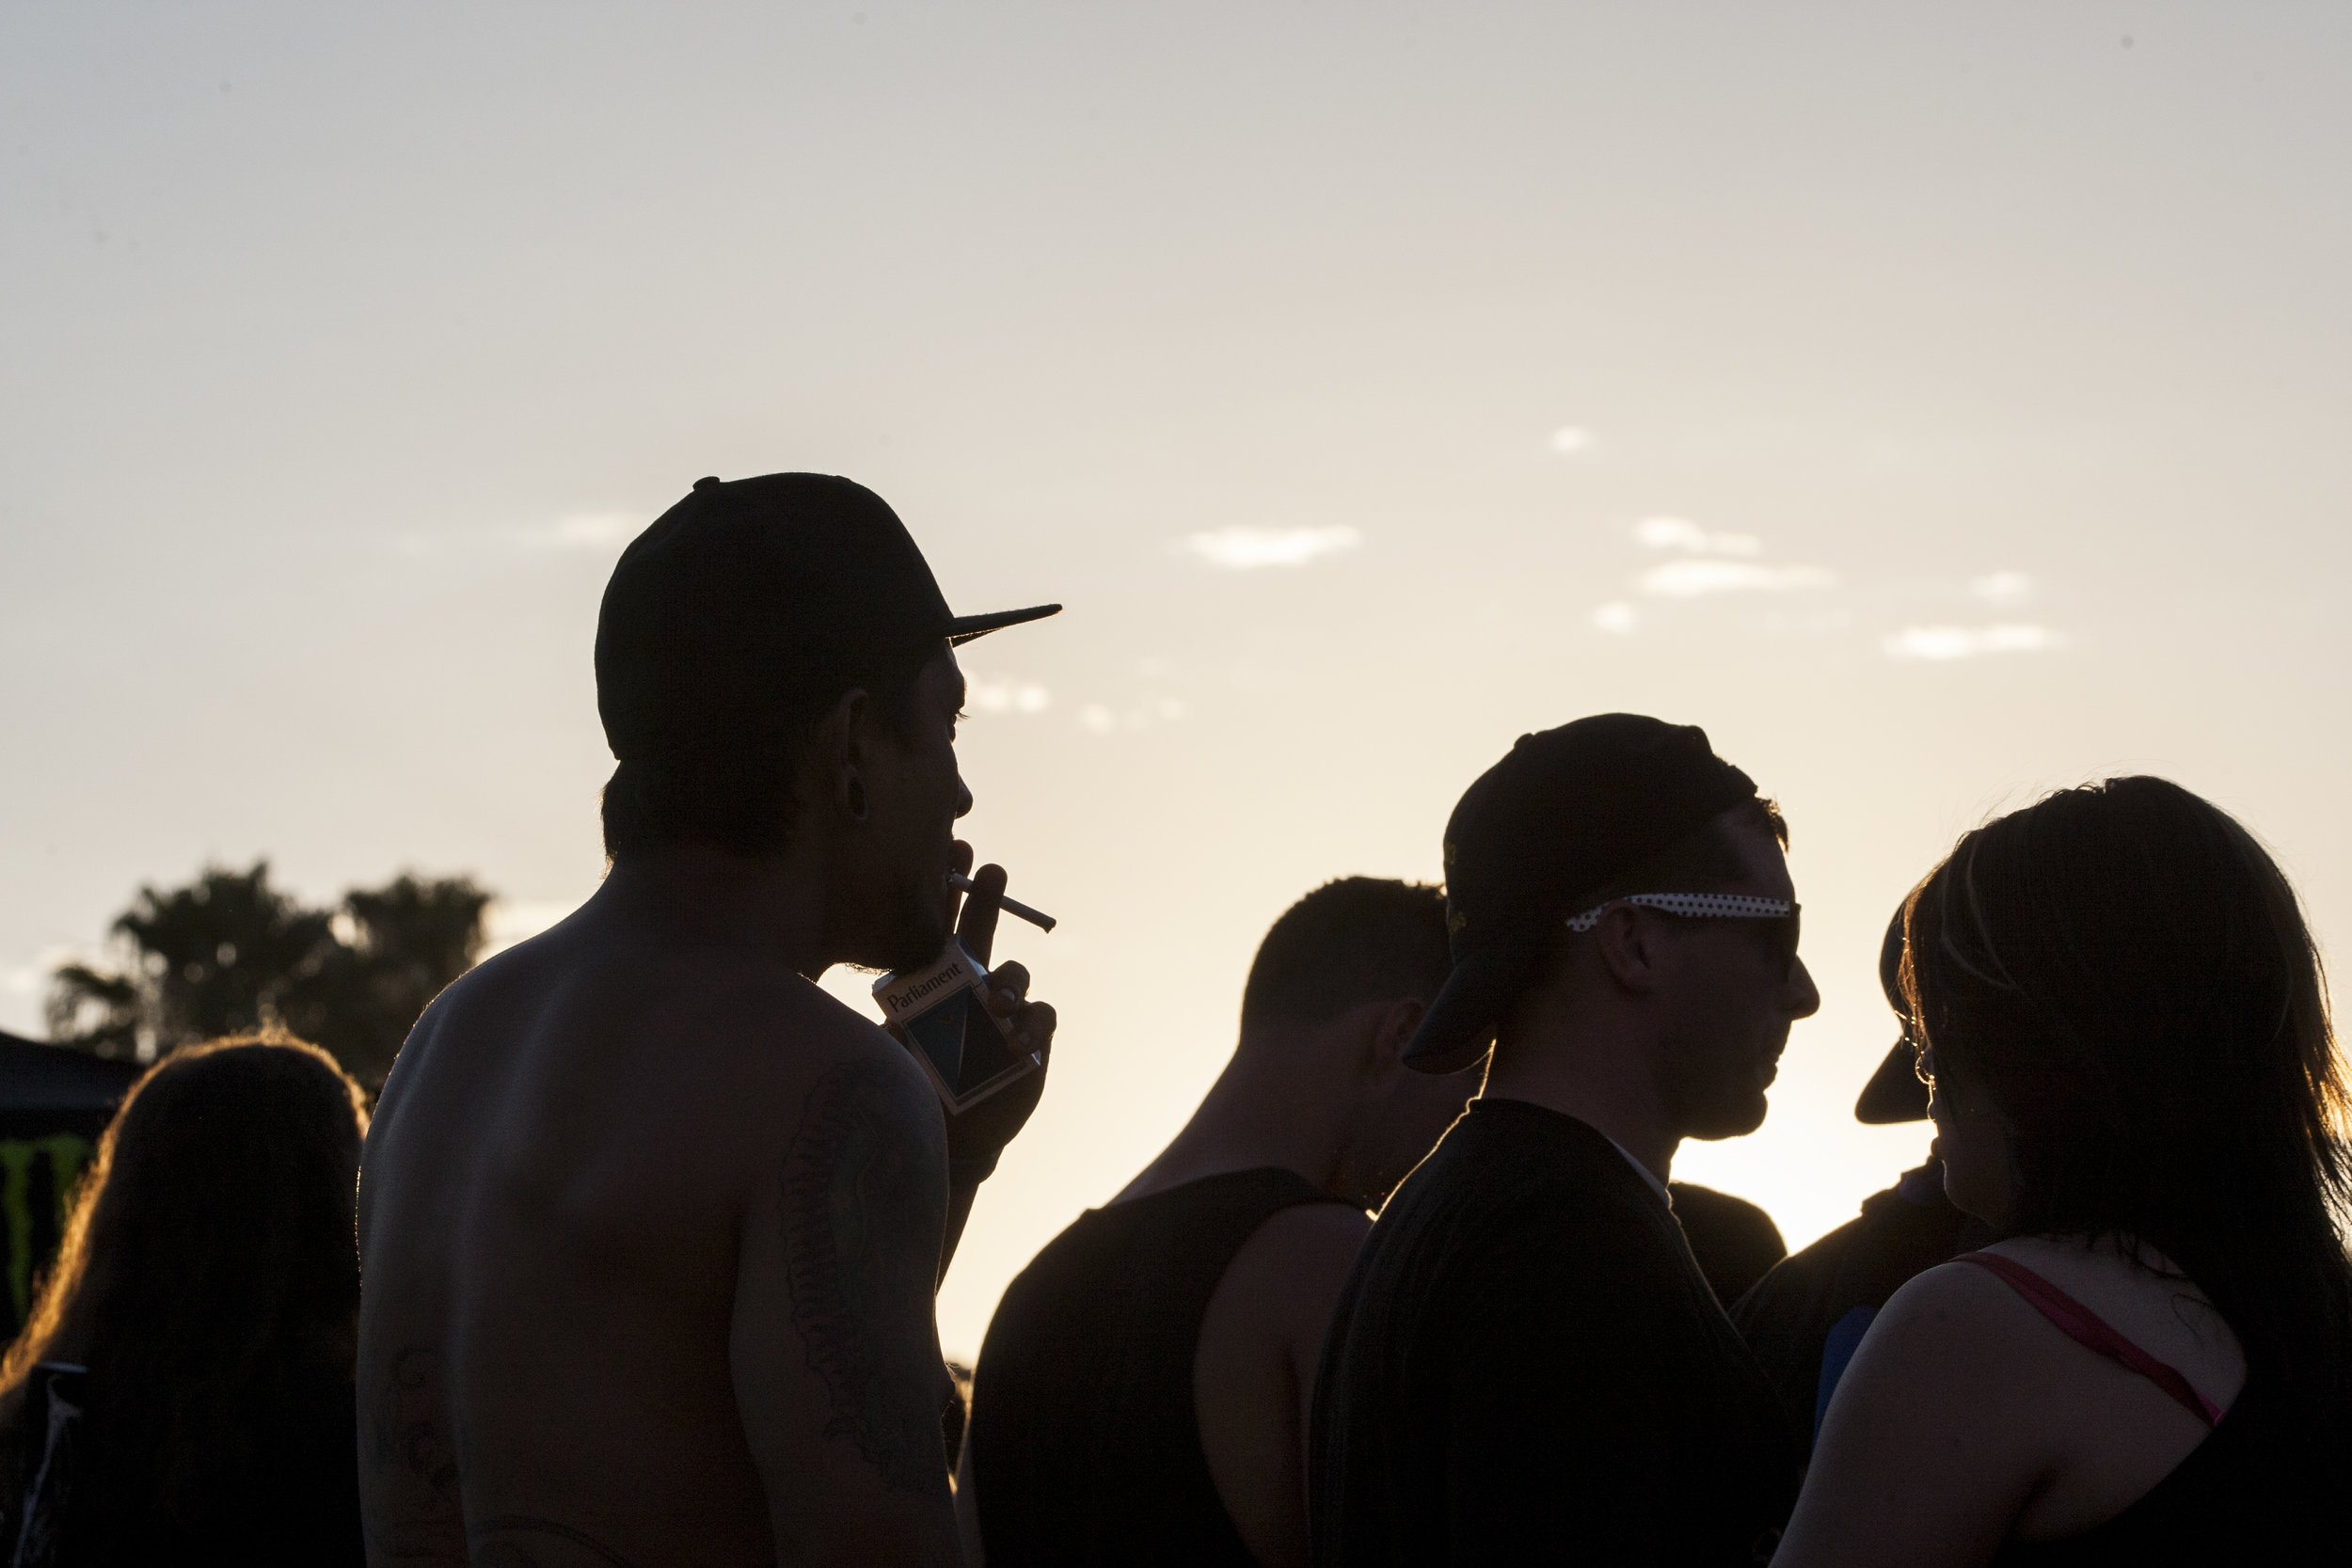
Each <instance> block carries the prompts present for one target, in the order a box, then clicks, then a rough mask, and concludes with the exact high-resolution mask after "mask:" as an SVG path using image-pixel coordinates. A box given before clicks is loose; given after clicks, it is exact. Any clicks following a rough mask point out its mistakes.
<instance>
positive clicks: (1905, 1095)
mask: <svg viewBox="0 0 2352 1568" xmlns="http://www.w3.org/2000/svg"><path fill="white" fill-rule="evenodd" d="M1903 909H1904V905H1901V904H1899V905H1897V906H1896V907H1895V918H1894V919H1893V920H1891V921H1889V922H1887V926H1886V939H1885V940H1884V941H1883V942H1880V943H1879V989H1880V990H1883V991H1884V992H1885V993H1886V1005H1887V1006H1890V1007H1892V1008H1894V1009H1895V1016H1896V1017H1897V1018H1899V1019H1901V1020H1903V1033H1902V1036H1901V1037H1900V1038H1899V1039H1897V1040H1896V1041H1895V1047H1894V1049H1893V1050H1891V1051H1889V1052H1888V1053H1886V1060H1884V1061H1883V1062H1881V1063H1880V1064H1879V1069H1878V1070H1877V1071H1876V1072H1874V1073H1872V1074H1870V1081H1869V1082H1868V1083H1867V1084H1865V1085H1862V1096H1861V1098H1860V1099H1858V1100H1856V1101H1854V1102H1853V1118H1854V1120H1856V1121H1858V1122H1862V1123H1864V1124H1865V1125H1867V1126H1870V1127H1890V1126H1893V1125H1894V1124H1895V1123H1897V1122H1901V1121H1925V1120H1926V1119H1927V1116H1928V1086H1927V1085H1925V1084H1922V1083H1921V1082H1919V1053H1918V1052H1917V1051H1916V1050H1915V1048H1914V1047H1913V1045H1912V1043H1911V1025H1910V1020H1911V1007H1910V1005H1909V1004H1907V1003H1906V1002H1905V1001H1904V1000H1903Z"/></svg>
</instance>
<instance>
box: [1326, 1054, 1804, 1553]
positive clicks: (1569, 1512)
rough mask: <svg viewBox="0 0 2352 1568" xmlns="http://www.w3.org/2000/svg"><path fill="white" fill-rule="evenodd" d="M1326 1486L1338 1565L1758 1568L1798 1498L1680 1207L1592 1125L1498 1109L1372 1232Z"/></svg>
mask: <svg viewBox="0 0 2352 1568" xmlns="http://www.w3.org/2000/svg"><path fill="white" fill-rule="evenodd" d="M1795 1483H1796V1474H1795V1467H1794V1461H1793V1456H1792V1455H1791V1454H1790V1453H1789V1451H1788V1447H1787V1445H1786V1442H1785V1440H1784V1438H1783V1436H1782V1433H1780V1431H1779V1424H1778V1421H1777V1418H1776V1414H1775V1411H1774V1407H1773V1404H1772V1396H1771V1393H1770V1391H1769V1389H1768V1388H1767V1386H1765V1384H1764V1382H1763V1380H1762V1378H1761V1376H1760V1375H1759V1374H1758V1373H1757V1372H1756V1369H1755V1368H1754V1366H1753V1365H1752V1364H1751V1363H1750V1361H1749V1360H1748V1357H1747V1355H1746V1353H1745V1351H1744V1350H1743V1349H1742V1347H1741V1346H1740V1342H1739V1338H1738V1337H1737V1335H1735V1334H1734V1333H1733V1331H1732V1328H1731V1324H1730V1323H1729V1322H1728V1321H1727V1320H1726V1319H1725V1318H1724V1314H1723V1311H1722V1308H1721V1307H1718V1306H1717V1305H1716V1303H1715V1299H1714V1297H1713V1294H1712V1293H1711V1292H1710V1291H1708V1285H1707V1282H1706V1280H1705V1279H1704V1278H1703V1277H1702V1276H1701V1275H1700V1274H1699V1272H1698V1268H1697V1265H1696V1264H1695V1263H1694V1262H1693V1261H1692V1259H1691V1255H1690V1252H1689V1250H1688V1248H1687V1247H1685V1246H1684V1244H1683V1242H1682V1238H1681V1235H1680V1233H1679V1231H1678V1230H1677V1228H1676V1226H1675V1221H1674V1217H1673V1214H1672V1212H1671V1211H1670V1210H1669V1209H1668V1208H1667V1206H1666V1203H1665V1201H1664V1200H1663V1199H1662V1198H1661V1196H1659V1195H1658V1194H1657V1193H1655V1192H1653V1191H1651V1190H1650V1188H1649V1187H1648V1186H1647V1185H1646V1183H1645V1180H1644V1179H1643V1178H1642V1176H1640V1175H1639V1174H1637V1173H1636V1172H1635V1170H1634V1169H1633V1167H1632V1165H1631V1164H1630V1163H1629V1162H1628V1161H1627V1160H1626V1159H1625V1158H1624V1156H1622V1155H1621V1154H1620V1153H1619V1152H1618V1151H1617V1150H1616V1149H1614V1148H1611V1147H1610V1145H1609V1142H1608V1140H1607V1139H1606V1138H1603V1137H1602V1136H1601V1135H1600V1134H1599V1133H1597V1132H1595V1131H1593V1130H1592V1129H1591V1128H1590V1127H1587V1126H1586V1125H1584V1124H1583V1123H1582V1122H1580V1121H1577V1120H1576V1119H1574V1118H1573V1117H1565V1116H1562V1115H1559V1114H1558V1113H1556V1112H1551V1111H1548V1110H1544V1109H1542V1108H1541V1107H1538V1106H1535V1105H1532V1104H1528V1103H1525V1102H1521V1101H1491V1100H1481V1101H1475V1102H1473V1104H1472V1105H1471V1108H1470V1114H1469V1115H1468V1116H1467V1117H1464V1119H1463V1120H1462V1121H1461V1122H1460V1123H1458V1124H1457V1125H1456V1126H1455V1127H1454V1131H1453V1132H1450V1133H1448V1134H1447V1136H1446V1138H1445V1141H1444V1142H1443V1143H1441V1144H1439V1145H1438V1150H1437V1152H1436V1153H1434V1154H1432V1155H1431V1156H1430V1157H1429V1159H1428V1160H1427V1161H1426V1162H1425V1163H1424V1164H1422V1167H1421V1168H1420V1169H1419V1170H1417V1171H1416V1172H1414V1174H1413V1175H1412V1176H1411V1177H1410V1178H1408V1179H1407V1180H1406V1183H1405V1185H1404V1186H1403V1187H1402V1188H1400V1189H1399V1190H1398V1193H1397V1196H1396V1197H1395V1198H1394V1199H1392V1200H1391V1203H1390V1205H1389V1207H1388V1209H1386V1210H1385V1211H1383V1212H1382V1214H1381V1218H1380V1221H1379V1223H1378V1224H1377V1225H1375V1227H1373V1233H1372V1239H1371V1240H1370V1241H1369V1242H1368V1243H1366V1244H1365V1246H1364V1250H1363V1252H1362V1254H1361V1256H1360V1257H1359V1259H1358V1261H1357V1266H1356V1272H1355V1274H1354V1275H1353V1276H1352V1277H1351V1278H1350V1279H1349V1281H1348V1284H1347V1289H1346V1291H1345V1292H1344V1293H1343V1296H1342V1298H1341V1304H1340V1307H1339V1310H1338V1312H1337V1313H1336V1314H1335V1315H1334V1317H1333V1319H1332V1323H1331V1334H1330V1338H1329V1339H1328V1340H1327V1343H1326V1347H1325V1353H1324V1365H1323V1371H1322V1375H1321V1377H1320V1379H1319V1380H1318V1385H1317V1394H1316V1400H1315V1413H1314V1441H1313V1449H1312V1459H1311V1495H1312V1496H1311V1511H1312V1516H1313V1523H1314V1537H1315V1557H1316V1560H1317V1561H1318V1562H1322V1563H1327V1564H1342V1563H1344V1564H1358V1563H1434V1562H1497V1561H1528V1560H1553V1559H1558V1560H1578V1561H1584V1560H1590V1561H1595V1562H1611V1563H1631V1562H1642V1563H1681V1562H1739V1563H1744V1562H1748V1561H1750V1560H1759V1561H1760V1560H1762V1558H1763V1556H1765V1555H1769V1550H1770V1541H1771V1539H1772V1531H1773V1530H1774V1529H1775V1528H1777V1527H1778V1525H1779V1524H1780V1523H1781V1521H1782V1519H1783V1518H1784V1517H1785V1516H1786V1514H1787V1511H1788V1504H1789V1501H1790V1500H1791V1499H1792V1498H1793V1497H1794V1495H1795V1490H1796V1484H1795ZM1751 1553H1756V1555H1755V1556H1754V1557H1752V1556H1751Z"/></svg>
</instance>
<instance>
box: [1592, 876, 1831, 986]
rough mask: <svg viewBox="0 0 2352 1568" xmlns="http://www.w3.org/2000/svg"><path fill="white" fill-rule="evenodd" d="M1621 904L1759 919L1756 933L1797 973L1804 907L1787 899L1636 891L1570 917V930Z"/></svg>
mask: <svg viewBox="0 0 2352 1568" xmlns="http://www.w3.org/2000/svg"><path fill="white" fill-rule="evenodd" d="M1619 904H1625V905H1629V906H1631V907H1632V908H1634V909H1639V910H1651V911H1656V912H1657V913H1659V914H1671V915H1677V916H1679V917H1680V918H1682V919H1684V920H1753V921H1756V922H1758V925H1757V927H1756V930H1757V934H1759V935H1762V936H1766V937H1768V938H1769V939H1770V941H1771V942H1772V956H1773V958H1776V959H1777V960H1778V961H1779V963H1780V966H1781V969H1782V970H1783V972H1784V973H1786V974H1795V973H1796V971H1797V936H1798V920H1799V916H1800V915H1801V914H1802V912H1803V908H1804V907H1803V906H1802V905H1799V904H1795V903H1791V902H1790V901H1789V900H1788V899H1786V898H1756V897H1753V896H1751V895H1747V894H1744V893H1636V894H1632V895H1629V896H1627V897H1624V898H1612V899H1609V900H1608V901H1607V902H1605V903H1599V904H1596V905H1594V906H1593V907H1592V908H1591V909H1589V910H1586V911H1584V912H1583V913H1582V914H1580V915H1577V916H1575V917H1574V918H1572V919H1571V920H1569V922H1568V929H1569V930H1571V931H1589V930H1591V929H1592V928H1593V927H1596V926H1597V925H1599V924H1600V917H1601V916H1602V915H1604V914H1606V913H1607V912H1608V911H1611V910H1612V909H1614V908H1615V907H1616V906H1617V905H1619Z"/></svg>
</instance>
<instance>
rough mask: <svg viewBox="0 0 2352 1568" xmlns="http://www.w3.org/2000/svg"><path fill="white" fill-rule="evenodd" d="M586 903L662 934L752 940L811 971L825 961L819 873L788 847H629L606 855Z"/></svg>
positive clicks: (724, 942) (716, 941) (720, 941)
mask: <svg viewBox="0 0 2352 1568" xmlns="http://www.w3.org/2000/svg"><path fill="white" fill-rule="evenodd" d="M592 903H593V904H594V905H596V906H598V907H601V908H603V909H605V910H609V911H612V912H613V913H614V914H616V915H618V916H619V917H620V918H622V919H625V920H640V921H645V922H648V923H650V924H653V925H655V926H657V927H659V928H660V931H661V933H662V935H664V936H666V937H671V938H675V939H678V940H683V941H686V942H707V943H711V944H713V945H721V946H734V945H738V944H741V945H747V946H752V947H756V948H757V949H758V950H759V951H760V952H761V953H762V954H764V955H766V956H767V957H769V958H775V959H778V960H781V961H783V962H786V963H788V964H790V965H791V966H792V968H793V969H794V970H796V971H798V972H799V973H801V974H809V975H810V977H811V978H814V977H815V974H820V973H822V972H823V970H824V968H825V965H826V961H827V959H826V957H825V954H824V936H825V909H824V905H825V895H824V880H823V878H822V876H821V874H820V873H819V872H818V868H816V867H814V866H810V865H804V864H802V863H799V860H798V859H797V858H796V857H792V856H789V855H782V856H775V857H751V856H744V855H734V854H729V853H727V852H726V851H724V850H722V849H716V848H711V847H706V846H703V845H696V844H679V845H663V846H661V847H658V848H651V849H644V850H632V851H630V852H628V853H626V854H622V855H617V856H615V857H614V858H613V862H612V870H611V872H609V873H608V874H607V875H606V877H605V879H604V886H603V887H601V888H599V889H598V890H597V892H596V897H595V899H594V900H592ZM812 972H814V973H812Z"/></svg>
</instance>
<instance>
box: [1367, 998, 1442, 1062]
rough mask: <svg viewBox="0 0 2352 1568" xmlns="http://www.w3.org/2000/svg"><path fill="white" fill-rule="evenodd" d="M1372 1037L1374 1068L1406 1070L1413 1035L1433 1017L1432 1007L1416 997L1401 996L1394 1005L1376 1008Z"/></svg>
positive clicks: (1384, 1004)
mask: <svg viewBox="0 0 2352 1568" xmlns="http://www.w3.org/2000/svg"><path fill="white" fill-rule="evenodd" d="M1375 1006H1377V1007H1378V1011H1377V1012H1375V1014H1374V1015H1373V1018H1372V1028H1371V1032H1370V1034H1369V1036H1368V1039H1369V1043H1370V1046H1371V1058H1372V1066H1373V1068H1374V1069H1375V1070H1376V1071H1380V1072H1402V1071H1404V1070H1405V1064H1404V1057H1405V1048H1406V1046H1407V1045H1409V1044H1410V1043H1412V1038H1413V1031H1414V1030H1416V1029H1418V1028H1420V1027H1421V1021H1422V1019H1424V1018H1426V1017H1427V1016H1428V1015H1429V1004H1428V1003H1426V1002H1423V1001H1422V1000H1421V999H1420V998H1419V997H1415V996H1400V997H1398V998H1397V999H1396V1000H1395V1001H1393V1002H1388V1003H1381V1004H1375Z"/></svg>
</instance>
